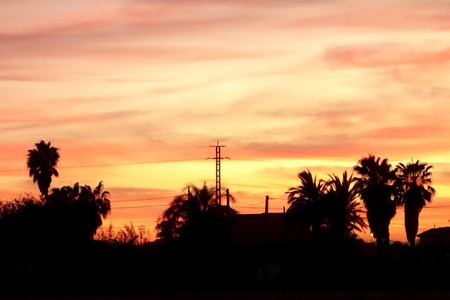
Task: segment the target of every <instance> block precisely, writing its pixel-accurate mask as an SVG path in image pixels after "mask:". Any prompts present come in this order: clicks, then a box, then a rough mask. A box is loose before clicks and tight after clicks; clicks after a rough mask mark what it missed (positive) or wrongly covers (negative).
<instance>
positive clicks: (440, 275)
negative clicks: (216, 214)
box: [0, 240, 450, 294]
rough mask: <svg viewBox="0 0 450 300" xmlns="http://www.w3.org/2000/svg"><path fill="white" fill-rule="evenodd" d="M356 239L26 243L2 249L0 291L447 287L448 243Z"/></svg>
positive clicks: (137, 291)
mask: <svg viewBox="0 0 450 300" xmlns="http://www.w3.org/2000/svg"><path fill="white" fill-rule="evenodd" d="M354 242H355V244H347V245H331V244H328V245H326V244H315V243H312V244H311V243H282V244H264V243H259V244H240V245H238V244H234V245H233V244H225V243H202V244H181V243H174V244H161V243H155V242H152V243H146V244H144V245H125V244H108V243H106V242H103V241H92V242H89V243H86V244H83V245H73V244H72V245H69V244H66V245H52V247H51V248H50V247H47V248H43V249H35V248H32V247H28V248H26V249H14V252H9V253H6V251H5V250H3V251H1V252H2V253H1V254H2V258H3V259H2V262H1V277H0V282H1V290H2V292H3V293H5V294H14V293H24V292H29V293H39V292H41V293H90V294H92V293H139V292H157V293H174V292H249V291H297V290H330V291H332V290H405V289H422V290H436V289H438V290H439V289H444V290H445V289H448V280H449V279H450V278H449V277H450V276H449V274H448V270H449V267H450V261H449V259H448V257H449V254H450V251H449V249H448V248H442V247H441V248H439V249H438V248H432V247H430V248H427V247H422V246H420V245H418V246H417V247H416V250H415V253H411V250H410V247H409V246H407V245H404V244H401V243H398V242H397V243H394V244H392V245H391V251H390V258H389V259H384V260H380V259H379V258H378V257H377V254H376V247H375V245H374V244H371V243H365V242H363V241H360V240H355V241H354ZM11 250H12V249H11ZM39 250H41V251H39ZM38 253H39V254H38Z"/></svg>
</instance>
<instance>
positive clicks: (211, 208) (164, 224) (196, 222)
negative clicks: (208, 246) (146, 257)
mask: <svg viewBox="0 0 450 300" xmlns="http://www.w3.org/2000/svg"><path fill="white" fill-rule="evenodd" d="M186 190H187V192H185V193H183V194H181V195H177V196H175V198H174V199H173V201H172V202H171V203H170V205H169V208H168V209H167V210H166V211H164V213H163V215H162V216H160V217H159V218H158V221H157V225H156V230H157V237H158V238H159V239H162V240H165V241H168V240H175V239H179V238H183V239H185V240H195V239H197V238H200V239H204V238H205V235H207V234H208V233H210V230H212V229H213V228H212V225H213V224H212V222H213V221H214V220H217V219H218V218H221V217H226V216H231V215H234V214H236V211H235V210H234V209H232V208H230V207H227V206H220V205H219V203H217V201H216V199H215V194H216V193H215V188H209V187H208V186H207V185H206V183H204V184H203V186H202V187H201V188H199V187H196V186H188V187H186V188H185V191H186ZM230 199H231V201H232V202H234V201H235V199H234V198H233V196H231V195H230Z"/></svg>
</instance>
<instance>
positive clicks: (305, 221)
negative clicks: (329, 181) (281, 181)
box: [286, 170, 325, 238]
mask: <svg viewBox="0 0 450 300" xmlns="http://www.w3.org/2000/svg"><path fill="white" fill-rule="evenodd" d="M298 178H299V179H300V185H298V186H296V187H291V188H289V189H288V191H287V192H286V193H287V194H288V201H287V202H288V204H289V205H290V206H289V208H288V210H287V214H288V215H289V216H290V219H291V220H296V221H298V222H300V224H302V225H303V226H306V227H307V228H308V229H310V230H311V231H312V232H313V234H314V236H315V237H316V238H319V236H320V235H321V231H322V230H321V228H322V224H324V222H325V215H324V205H323V199H322V197H323V193H324V190H325V183H324V182H323V181H322V180H319V181H317V178H316V176H314V177H313V175H312V174H311V172H310V171H309V170H307V171H302V172H300V173H299V174H298Z"/></svg>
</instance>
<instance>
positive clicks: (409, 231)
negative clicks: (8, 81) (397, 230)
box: [405, 204, 420, 248]
mask: <svg viewBox="0 0 450 300" xmlns="http://www.w3.org/2000/svg"><path fill="white" fill-rule="evenodd" d="M419 214H420V209H419V208H418V207H414V206H412V205H408V204H405V231H406V238H407V239H408V242H409V245H410V246H411V247H412V248H414V246H415V245H416V236H417V231H418V230H419Z"/></svg>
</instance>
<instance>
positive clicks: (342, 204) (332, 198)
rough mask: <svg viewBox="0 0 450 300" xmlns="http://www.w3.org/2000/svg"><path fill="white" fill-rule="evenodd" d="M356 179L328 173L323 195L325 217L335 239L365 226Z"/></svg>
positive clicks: (341, 238)
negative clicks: (328, 176) (328, 177)
mask: <svg viewBox="0 0 450 300" xmlns="http://www.w3.org/2000/svg"><path fill="white" fill-rule="evenodd" d="M356 182H357V179H356V178H354V177H353V176H352V175H350V177H349V176H348V175H347V171H345V172H344V173H343V174H342V180H341V179H340V178H339V177H338V176H336V175H334V174H333V175H330V179H329V180H328V181H327V182H326V184H325V192H324V196H323V201H324V206H325V207H326V211H325V214H326V217H327V219H328V220H329V224H328V225H329V229H330V231H331V234H332V236H333V237H334V238H335V239H337V240H344V239H346V238H349V237H353V236H354V235H355V231H363V230H364V229H366V228H367V224H366V222H365V220H364V219H363V218H362V217H361V213H362V212H363V211H362V209H361V203H360V202H359V201H358V196H359V188H358V185H357V184H356Z"/></svg>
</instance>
